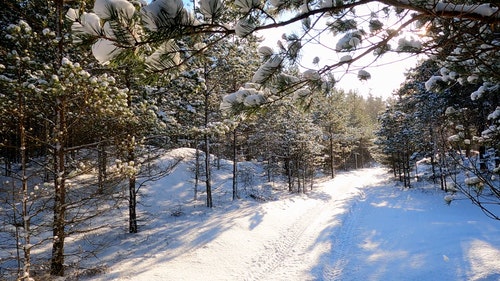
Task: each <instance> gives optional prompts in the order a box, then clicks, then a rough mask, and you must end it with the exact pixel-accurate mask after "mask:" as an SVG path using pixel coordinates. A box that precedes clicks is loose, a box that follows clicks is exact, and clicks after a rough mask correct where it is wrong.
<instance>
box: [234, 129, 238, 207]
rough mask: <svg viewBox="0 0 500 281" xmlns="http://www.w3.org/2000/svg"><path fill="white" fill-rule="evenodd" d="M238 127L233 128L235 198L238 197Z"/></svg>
mask: <svg viewBox="0 0 500 281" xmlns="http://www.w3.org/2000/svg"><path fill="white" fill-rule="evenodd" d="M236 137H237V134H236V129H234V130H233V200H236V199H237V198H238V149H237V147H236Z"/></svg>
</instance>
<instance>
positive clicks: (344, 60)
mask: <svg viewBox="0 0 500 281" xmlns="http://www.w3.org/2000/svg"><path fill="white" fill-rule="evenodd" d="M351 60H352V56H351V55H345V56H342V57H341V58H340V62H348V61H351Z"/></svg>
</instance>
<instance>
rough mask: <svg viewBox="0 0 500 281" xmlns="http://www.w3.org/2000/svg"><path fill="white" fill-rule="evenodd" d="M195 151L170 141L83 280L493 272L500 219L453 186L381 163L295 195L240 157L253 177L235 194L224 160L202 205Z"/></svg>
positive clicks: (454, 276)
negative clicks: (123, 225) (131, 210)
mask: <svg viewBox="0 0 500 281" xmlns="http://www.w3.org/2000/svg"><path fill="white" fill-rule="evenodd" d="M193 155H194V151H193V150H190V149H177V150H174V151H173V152H171V153H169V154H168V155H166V156H165V157H164V158H163V160H164V161H168V159H172V158H173V157H184V158H185V160H184V161H182V162H181V163H180V164H179V165H178V166H177V167H176V168H175V170H174V172H173V173H172V174H171V175H169V176H167V177H166V178H164V179H162V180H160V181H157V182H154V183H151V184H149V185H145V186H143V187H142V188H141V194H140V208H141V213H146V214H149V215H148V217H147V221H144V222H143V223H144V224H143V225H142V226H141V227H140V229H139V233H137V234H123V232H120V231H123V229H121V230H120V229H114V230H112V231H111V232H108V233H106V234H105V236H106V238H107V239H108V240H109V241H108V243H111V244H110V245H109V246H108V249H107V251H106V252H104V253H101V254H100V255H99V256H98V262H97V263H98V264H99V265H105V266H106V267H107V270H106V271H105V273H103V274H101V275H94V276H92V277H87V279H85V280H100V281H108V280H136V281H140V280H147V281H149V280H176V281H177V280H179V281H180V280H437V279H439V280H444V281H446V280H498V278H500V263H498V260H499V258H500V225H499V223H498V221H494V220H491V219H489V218H487V217H486V216H485V215H484V214H482V213H481V211H480V210H479V209H478V208H477V207H475V206H474V205H472V204H471V203H470V201H468V200H465V199H464V198H462V196H460V195H459V194H455V195H453V197H449V199H453V200H452V201H451V202H446V201H445V200H443V197H445V193H444V192H441V191H439V190H438V189H437V188H435V187H432V186H431V185H430V184H425V183H416V185H418V184H420V187H418V186H417V187H416V188H413V189H402V188H401V187H399V186H398V185H397V184H395V183H394V182H391V181H388V179H389V178H390V175H389V174H388V173H387V171H386V170H385V169H383V168H380V167H374V168H367V169H361V170H355V171H352V172H343V173H339V174H338V175H337V177H336V178H335V179H333V180H323V181H318V182H316V184H315V186H314V189H313V190H312V191H308V192H307V194H290V193H288V192H286V191H285V190H286V189H284V190H283V189H280V188H279V186H277V185H276V184H274V185H272V184H267V185H266V184H263V178H261V176H260V173H261V172H260V171H261V170H260V167H259V166H258V165H257V164H254V163H241V164H242V166H240V168H241V170H243V171H246V172H247V173H248V174H249V175H252V176H253V182H252V184H250V185H245V186H243V183H241V186H240V195H241V196H242V199H240V200H237V201H231V190H230V186H231V177H230V171H231V163H230V162H227V161H223V162H222V169H221V170H216V169H214V171H213V175H214V190H213V194H214V204H215V207H214V208H213V209H208V208H206V207H204V201H203V200H204V193H202V192H200V193H199V199H200V200H199V201H195V200H193V182H192V179H193V177H192V172H191V170H190V169H191V164H190V162H188V161H187V159H191V158H192V157H193ZM201 189H202V188H199V190H201ZM249 194H254V195H258V197H255V198H261V199H262V200H259V201H257V200H253V199H251V198H250V197H248V196H247V195H249ZM447 198H448V197H447ZM448 203H449V205H448ZM140 219H141V220H144V219H145V218H143V217H140ZM80 280H83V279H80Z"/></svg>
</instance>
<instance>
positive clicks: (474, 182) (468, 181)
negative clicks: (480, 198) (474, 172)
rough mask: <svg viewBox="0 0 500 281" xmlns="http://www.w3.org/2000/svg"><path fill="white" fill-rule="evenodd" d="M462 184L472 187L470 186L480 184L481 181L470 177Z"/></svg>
mask: <svg viewBox="0 0 500 281" xmlns="http://www.w3.org/2000/svg"><path fill="white" fill-rule="evenodd" d="M464 182H465V184H466V185H470V186H472V185H477V184H480V183H481V182H482V180H481V179H480V178H478V177H470V178H466V179H465V181H464Z"/></svg>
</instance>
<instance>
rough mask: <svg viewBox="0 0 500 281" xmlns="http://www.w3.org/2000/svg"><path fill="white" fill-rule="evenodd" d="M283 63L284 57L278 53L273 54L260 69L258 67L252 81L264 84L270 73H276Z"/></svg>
mask: <svg viewBox="0 0 500 281" xmlns="http://www.w3.org/2000/svg"><path fill="white" fill-rule="evenodd" d="M282 63H283V58H282V57H280V56H276V55H275V56H272V57H271V58H269V59H268V60H267V61H266V62H265V63H264V64H263V65H261V66H260V67H259V69H257V71H256V72H255V74H254V75H253V77H252V82H253V83H258V84H262V83H263V82H265V81H266V80H267V79H268V78H269V77H270V75H272V74H274V73H275V72H276V71H277V70H278V69H279V68H280V67H281V64H282Z"/></svg>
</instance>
